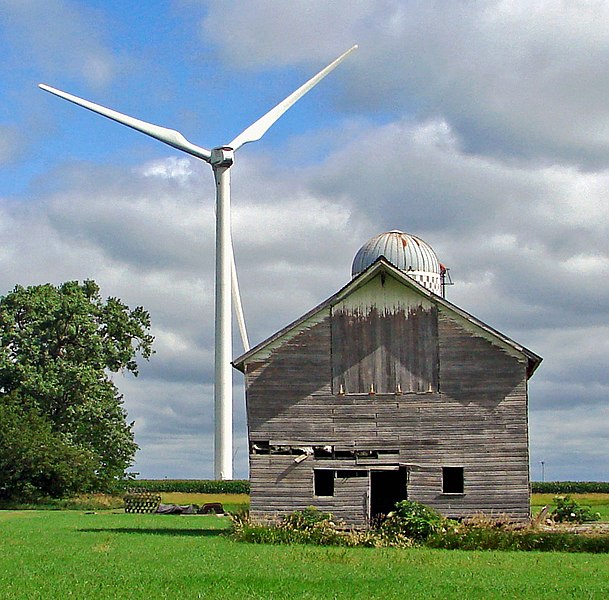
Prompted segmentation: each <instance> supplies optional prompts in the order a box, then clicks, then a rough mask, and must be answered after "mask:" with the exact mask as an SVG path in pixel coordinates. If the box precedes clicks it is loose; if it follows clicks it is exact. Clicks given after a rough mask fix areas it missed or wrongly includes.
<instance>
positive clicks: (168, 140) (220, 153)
mask: <svg viewBox="0 0 609 600" xmlns="http://www.w3.org/2000/svg"><path fill="white" fill-rule="evenodd" d="M356 48H357V46H353V47H351V48H350V49H349V50H347V51H346V52H345V53H344V54H342V55H341V56H339V57H338V58H337V59H336V60H335V61H333V62H331V63H330V64H329V65H328V66H327V67H326V68H325V69H322V70H321V71H320V72H319V73H317V75H315V76H314V77H312V78H311V79H309V80H308V81H307V82H306V83H305V84H303V85H302V86H301V87H299V88H298V89H297V90H296V91H294V92H293V93H292V94H290V95H289V96H288V97H287V98H285V100H282V101H281V102H280V103H279V104H277V106H275V107H274V108H272V109H271V110H270V111H269V112H267V113H266V114H265V115H263V116H262V117H260V118H259V119H258V120H257V121H256V122H255V123H253V124H252V125H250V126H249V127H248V128H247V129H245V130H244V131H242V132H241V133H240V134H239V135H238V136H237V137H236V138H235V139H234V140H233V141H232V142H230V143H229V144H227V145H226V146H218V147H217V148H212V149H211V150H207V149H206V148H202V147H201V146H197V145H196V144H193V143H192V142H189V141H188V140H187V139H186V138H185V137H184V136H183V135H182V134H181V133H180V132H178V131H176V130H174V129H168V128H166V127H161V126H159V125H153V124H152V123H147V122H146V121H141V120H139V119H136V118H134V117H130V116H128V115H124V114H122V113H120V112H117V111H115V110H112V109H110V108H106V107H104V106H101V105H99V104H95V103H93V102H89V101H88V100H84V99H82V98H79V97H78V96H73V95H72V94H68V93H66V92H62V91H61V90H58V89H56V88H53V87H51V86H48V85H45V84H42V83H41V84H39V86H38V87H40V88H41V89H43V90H45V91H46V92H50V93H51V94H55V95H56V96H59V97H60V98H64V99H65V100H68V101H70V102H73V103H74V104H78V105H79V106H82V107H84V108H87V109H88V110H91V111H93V112H95V113H98V114H100V115H102V116H104V117H107V118H109V119H112V120H113V121H117V122H118V123H121V124H123V125H126V126H127V127H131V128H132V129H135V130H136V131H140V132H141V133H144V134H146V135H149V136H150V137H153V138H155V139H157V140H159V141H161V142H164V143H165V144H168V145H169V146H172V147H173V148H176V149H177V150H182V151H183V152H186V153H187V154H190V155H191V156H194V157H196V158H200V159H201V160H204V161H205V162H206V163H208V164H209V165H211V168H212V169H213V172H214V178H215V181H216V275H215V276H216V290H215V348H214V419H215V430H214V431H215V436H214V473H215V477H216V479H232V476H233V464H232V463H233V456H232V448H233V439H232V433H233V431H232V429H233V422H232V401H233V399H232V371H231V360H232V330H231V325H232V323H231V293H232V294H233V296H234V297H235V300H236V302H235V306H236V309H237V320H238V323H239V327H240V329H241V334H242V337H243V339H244V345H245V346H246V350H247V345H248V342H247V336H246V335H245V333H244V332H245V328H244V327H243V314H242V312H241V302H240V298H239V293H238V288H237V287H236V277H234V274H235V269H234V267H233V264H234V263H233V261H234V258H233V251H232V241H231V222H230V221H231V217H230V169H231V167H232V165H233V162H234V153H235V151H237V150H238V149H239V148H241V146H243V145H244V144H247V143H249V142H255V141H257V140H259V139H260V138H261V137H262V136H263V135H264V134H265V133H266V132H267V131H268V129H269V128H270V127H271V126H272V125H273V124H274V123H275V121H277V120H278V119H279V118H280V117H281V116H282V115H283V113H285V112H286V111H287V110H288V109H289V108H290V107H291V106H292V105H293V104H295V103H296V102H297V101H298V100H300V98H302V96H304V95H305V94H306V93H307V92H308V91H310V90H311V89H312V88H313V87H314V86H316V85H317V84H318V83H319V82H320V81H321V80H322V79H323V78H324V77H325V76H326V75H328V73H330V72H331V71H332V70H334V69H335V68H336V67H337V66H338V65H339V64H340V63H341V62H342V61H343V60H345V58H347V56H348V55H349V54H350V53H351V52H353V51H354V50H355V49H356ZM231 279H233V281H232V282H231Z"/></svg>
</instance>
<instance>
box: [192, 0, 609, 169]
mask: <svg viewBox="0 0 609 600" xmlns="http://www.w3.org/2000/svg"><path fill="white" fill-rule="evenodd" d="M283 10H285V13H286V14H285V15H283V18H281V19H278V18H276V16H277V11H283ZM286 22H287V23H291V26H287V25H286ZM608 26H609V6H608V5H606V4H604V3H600V2H586V3H569V2H561V1H560V0H548V1H546V2H538V3H536V4H535V6H534V7H532V6H531V3H530V2H528V1H527V0H517V1H510V2H505V1H501V0H495V1H493V2H488V1H483V0H479V1H472V2H467V3H462V2H452V3H449V2H444V3H440V4H437V3H430V2H426V1H424V0H415V1H412V2H401V1H399V0H384V1H382V2H373V1H371V0H370V1H364V2H357V3H353V2H332V3H328V2H323V1H321V0H318V1H310V0H309V1H306V2H305V1H302V2H290V3H289V4H284V5H281V6H279V5H278V4H277V3H276V2H273V1H272V0H258V1H250V0H248V1H247V2H242V1H241V2H232V3H231V4H230V5H229V6H228V7H226V6H225V5H213V4H212V5H210V10H209V12H208V14H207V16H206V19H205V21H204V31H205V33H206V35H207V36H211V37H212V38H213V39H214V41H215V42H216V43H217V45H218V47H219V50H218V51H219V52H220V53H221V54H222V55H223V56H224V57H225V59H226V60H227V61H228V62H231V63H236V64H237V65H240V66H247V67H249V68H254V67H256V66H257V67H258V68H268V67H269V66H275V65H280V66H281V65H286V64H294V63H295V62H298V61H306V62H307V63H314V64H318V63H319V61H320V60H323V59H328V58H330V57H333V56H334V54H336V53H337V52H338V51H340V50H341V49H346V48H347V47H349V46H350V45H351V44H352V43H354V42H357V43H359V44H360V50H359V52H358V54H357V55H356V56H355V57H353V59H350V60H349V61H348V63H347V64H345V65H344V68H342V67H341V71H342V73H341V75H340V77H342V78H348V87H347V91H348V93H346V94H344V96H343V98H342V100H343V104H344V105H347V104H350V105H351V106H352V107H356V106H357V109H358V110H362V108H364V107H366V108H368V109H370V110H371V111H377V112H378V113H379V114H381V115H384V114H387V113H390V114H392V115H397V114H400V113H406V114H410V115H416V116H417V117H418V118H421V119H430V118H436V117H438V118H441V119H445V120H446V121H447V122H449V123H450V124H451V127H452V128H454V129H455V130H456V131H458V132H459V135H460V136H461V137H462V138H463V141H464V144H465V147H466V148H468V149H469V150H470V151H474V152H480V151H484V152H488V153H492V154H495V155H498V156H503V157H507V156H519V157H533V158H537V159H544V160H550V161H555V160H560V161H563V162H568V161H574V162H576V163H578V164H583V165H588V166H590V165H594V164H607V156H608V155H609V152H608V150H609V108H608V106H607V103H606V97H607V95H608V93H609V72H608V71H607V69H605V68H604V65H605V64H606V63H607V60H608V59H609V40H608V39H607V36H606V31H607V27H608Z"/></svg>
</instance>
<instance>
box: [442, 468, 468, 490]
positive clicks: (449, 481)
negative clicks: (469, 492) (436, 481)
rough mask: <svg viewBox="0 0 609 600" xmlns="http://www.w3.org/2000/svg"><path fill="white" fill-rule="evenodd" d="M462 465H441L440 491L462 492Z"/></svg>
mask: <svg viewBox="0 0 609 600" xmlns="http://www.w3.org/2000/svg"><path fill="white" fill-rule="evenodd" d="M463 479H464V478H463V467H442V493H443V494H462V493H463Z"/></svg>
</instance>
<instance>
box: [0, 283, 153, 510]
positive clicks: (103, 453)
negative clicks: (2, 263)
mask: <svg viewBox="0 0 609 600" xmlns="http://www.w3.org/2000/svg"><path fill="white" fill-rule="evenodd" d="M149 327H150V317H149V315H148V313H147V312H146V311H145V310H144V309H143V308H141V307H138V308H136V309H134V310H130V309H129V308H128V307H127V306H125V305H124V304H123V303H122V302H120V300H118V299H116V298H108V299H107V300H105V301H104V300H102V298H101V297H100V295H99V288H98V286H97V284H96V283H95V282H93V281H85V282H84V283H83V284H79V283H78V282H76V281H69V282H67V283H64V284H62V285H60V286H58V287H56V286H53V285H51V284H46V285H39V286H32V287H28V288H24V287H21V286H17V287H15V289H14V290H13V291H12V292H10V293H9V294H8V295H6V296H4V297H0V456H1V457H3V459H2V462H1V464H0V499H3V500H7V501H15V500H18V501H28V500H29V501H31V500H36V499H40V498H45V497H51V498H61V497H62V496H66V495H71V494H73V493H75V492H82V491H103V490H106V489H109V488H110V487H111V486H112V484H114V483H115V482H116V481H117V480H119V479H121V478H122V477H123V476H124V473H125V469H126V468H127V467H128V466H129V465H131V463H132V462H133V457H134V454H135V451H136V449H137V445H136V444H135V442H134V439H133V431H132V426H131V425H129V424H127V423H126V422H125V418H126V413H125V411H124V409H123V407H122V397H121V395H120V394H119V392H118V390H117V388H116V386H115V385H114V383H113V382H112V380H111V379H110V377H109V375H108V373H109V372H118V371H129V372H131V373H133V374H134V375H137V373H138V369H137V364H136V362H135V356H136V355H137V354H140V355H141V356H142V357H143V358H148V357H149V356H150V355H151V352H152V350H151V344H152V341H153V338H152V336H150V335H149V333H148V330H149Z"/></svg>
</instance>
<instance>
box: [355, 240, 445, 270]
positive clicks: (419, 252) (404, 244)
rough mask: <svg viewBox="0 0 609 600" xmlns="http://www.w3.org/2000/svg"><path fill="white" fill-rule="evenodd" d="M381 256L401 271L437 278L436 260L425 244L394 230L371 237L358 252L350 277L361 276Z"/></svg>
mask: <svg viewBox="0 0 609 600" xmlns="http://www.w3.org/2000/svg"><path fill="white" fill-rule="evenodd" d="M381 256H384V257H385V258H386V259H387V260H388V261H389V262H390V263H391V264H392V265H393V266H394V267H396V268H398V269H400V271H405V272H408V271H423V272H427V273H436V274H440V263H439V261H438V257H437V256H436V253H435V252H434V251H433V249H432V247H431V246H430V245H429V244H428V243H427V242H425V241H423V240H422V239H421V238H418V237H416V236H415V235H411V234H410V233H404V232H403V231H397V230H393V231H387V232H386V233H381V234H379V235H376V236H374V237H373V238H371V239H369V240H368V241H367V242H366V243H365V244H364V245H363V246H362V247H361V248H360V249H359V250H358V251H357V254H356V255H355V258H354V259H353V265H352V267H351V276H352V277H355V276H356V275H359V274H360V273H362V272H364V271H365V270H366V269H367V268H368V267H369V266H370V265H371V264H373V263H374V262H376V261H377V260H378V259H379V258H380V257H381Z"/></svg>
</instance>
